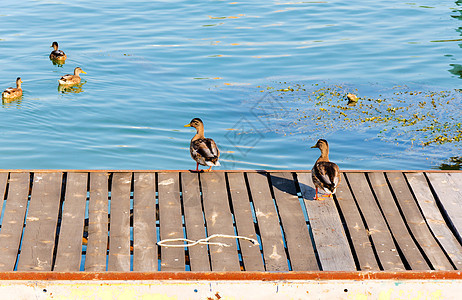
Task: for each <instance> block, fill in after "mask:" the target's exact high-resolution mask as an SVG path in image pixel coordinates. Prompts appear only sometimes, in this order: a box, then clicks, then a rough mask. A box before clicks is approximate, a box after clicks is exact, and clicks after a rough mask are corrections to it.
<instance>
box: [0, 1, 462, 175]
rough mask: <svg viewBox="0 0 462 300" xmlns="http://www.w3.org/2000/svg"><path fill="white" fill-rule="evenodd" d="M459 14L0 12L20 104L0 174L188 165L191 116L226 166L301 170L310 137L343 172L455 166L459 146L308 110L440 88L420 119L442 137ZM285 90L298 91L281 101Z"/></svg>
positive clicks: (1, 40)
mask: <svg viewBox="0 0 462 300" xmlns="http://www.w3.org/2000/svg"><path fill="white" fill-rule="evenodd" d="M459 9H460V7H459V4H458V3H456V2H451V1H417V2H412V3H411V2H409V3H405V2H403V1H374V2H370V1H365V0H363V1H330V0H328V1H251V2H250V1H249V2H233V1H217V0H215V1H197V2H196V1H181V0H179V1H117V0H114V1H93V0H92V1H85V0H77V1H72V2H71V1H57V0H56V1H51V0H50V1H46V0H43V1H40V0H36V1H31V0H29V1H22V2H21V4H20V5H19V4H17V2H16V1H10V0H6V1H5V0H3V1H2V2H1V4H0V24H1V25H0V50H1V51H0V88H1V89H2V90H3V89H5V88H7V87H9V86H12V85H13V84H14V81H15V79H16V77H18V76H20V77H21V78H22V79H23V82H24V83H23V90H24V95H23V97H22V99H20V100H17V101H14V102H11V103H3V104H2V106H1V107H0V149H1V155H0V168H3V169H8V168H12V169H41V168H44V169H57V168H65V169H187V168H193V167H194V166H195V163H194V162H193V161H192V160H191V158H190V156H189V140H190V139H191V137H192V136H193V134H194V132H193V130H191V129H189V128H184V127H183V125H184V124H187V123H189V121H190V120H191V119H192V118H194V117H200V118H202V120H203V121H204V123H205V132H206V136H208V137H212V138H214V139H215V141H216V142H217V144H218V145H219V147H220V149H221V151H222V155H221V161H222V167H221V168H225V169H255V168H256V169H309V168H311V166H312V164H313V162H314V161H315V160H316V158H317V157H318V156H319V153H318V150H317V149H310V148H309V146H312V145H314V144H315V142H316V140H317V139H318V138H326V139H327V140H328V141H329V143H330V146H331V152H330V156H331V159H332V160H334V161H336V162H337V163H338V164H339V165H340V167H341V168H343V169H429V168H437V167H438V166H441V165H442V164H444V163H448V160H449V159H450V158H451V157H452V160H453V161H455V162H457V161H458V159H460V156H461V151H460V150H461V148H462V147H461V142H460V141H457V140H453V141H451V142H445V141H443V142H442V143H431V144H429V145H428V146H422V144H423V143H424V142H425V141H426V139H428V137H426V133H423V132H422V131H419V130H414V131H411V132H406V128H408V127H403V126H402V125H403V123H400V122H399V121H396V120H399V119H396V120H395V119H393V120H391V121H389V122H396V126H393V124H391V125H390V124H385V123H382V124H380V123H379V124H375V125H374V126H366V125H365V124H363V123H361V122H359V121H358V120H350V119H347V120H346V121H345V119H341V120H340V119H339V118H337V115H336V113H335V112H334V111H329V109H333V108H332V107H330V108H329V107H327V108H326V109H327V110H326V111H325V112H326V113H327V115H325V116H324V117H323V119H322V124H321V125H319V124H318V125H315V119H314V118H313V116H314V115H316V114H317V113H319V112H320V111H319V108H320V107H317V106H316V105H311V104H313V103H312V102H310V101H311V100H309V99H310V95H316V94H317V93H318V94H319V89H320V88H321V89H322V88H332V87H341V88H340V90H341V92H342V93H343V92H345V93H346V92H349V91H351V92H355V93H357V94H358V96H359V97H364V99H366V98H372V99H379V98H380V97H382V98H387V97H388V98H392V96H394V97H395V98H396V97H398V95H397V94H396V93H395V91H396V87H400V88H403V89H405V90H406V92H405V93H403V94H402V96H400V98H399V99H398V100H396V99H395V100H393V101H395V102H390V103H391V104H392V106H393V107H396V106H401V107H408V106H409V105H411V106H412V105H417V104H416V103H417V102H418V101H423V100H422V99H420V98H419V99H416V98H415V97H412V96H411V95H410V93H409V91H411V90H412V91H417V92H421V91H425V92H428V93H431V92H434V93H436V95H439V94H438V93H441V92H443V91H446V92H447V93H450V94H451V103H449V104H448V105H450V106H449V107H450V108H451V109H448V110H447V111H446V112H447V115H446V113H445V111H444V109H443V110H441V109H439V113H438V114H436V116H433V119H437V120H438V122H439V123H438V124H442V123H444V122H445V120H446V118H448V121H450V122H451V124H450V125H451V126H455V127H454V129H452V131H451V132H450V133H449V134H450V135H453V136H457V135H458V134H459V133H460V132H458V131H457V130H458V129H457V122H461V120H460V113H461V111H462V109H461V108H460V105H457V104H458V103H460V97H459V96H458V94H459V92H458V90H457V89H459V88H460V83H461V74H462V67H461V65H459V63H460V61H461V59H462V53H461V47H460V46H461V45H462V38H461V33H460V32H461V28H462V20H461V19H462V18H461V17H460V16H461V14H460V12H459ZM53 41H58V42H59V45H60V48H61V49H62V50H64V51H65V52H66V54H67V55H68V59H67V61H66V63H65V64H64V65H62V66H58V65H53V64H52V62H51V61H50V60H49V58H48V55H49V53H50V51H51V49H50V45H51V43H52V42H53ZM76 66H80V67H81V68H82V69H83V70H84V71H86V72H87V74H83V75H82V78H83V84H82V86H81V87H79V88H76V89H74V90H73V91H68V92H66V91H59V90H58V82H57V80H58V79H59V77H60V76H62V75H64V74H68V73H72V71H73V69H74V68H75V67H76ZM296 85H298V86H303V87H305V88H304V89H303V90H302V89H299V90H295V91H290V90H289V92H284V90H285V89H287V88H288V87H293V86H296ZM432 97H433V96H432ZM311 98H312V97H311ZM361 99H363V98H361ZM432 99H433V101H436V103H437V104H442V105H443V106H442V107H445V106H444V105H446V104H445V103H446V102H445V101H446V99H441V97H439V96H434V97H433V98H432ZM314 100H316V99H314ZM314 100H313V101H314ZM364 101H366V100H364ZM390 101H392V100H390ZM396 101H398V102H396ZM374 103H375V102H374ZM397 103H401V104H399V105H398V104H397ZM428 103H430V100H429V101H428ZM416 107H417V106H416ZM435 107H436V106H435ZM299 108H300V109H301V108H303V109H304V116H306V117H305V119H306V120H308V121H304V122H303V121H300V120H299V119H301V118H303V117H304V116H302V115H301V114H297V113H296V112H297V109H299ZM370 109H374V107H370ZM426 109H427V108H426V107H423V110H426ZM428 110H429V113H431V111H432V107H431V106H429V108H428ZM322 111H323V110H321V112H322ZM425 112H426V111H424V112H422V113H425ZM347 113H349V112H348V111H347ZM329 114H331V115H329ZM329 116H331V118H330V119H329ZM349 120H350V121H349ZM348 122H350V123H348ZM355 122H356V123H355ZM339 124H340V125H341V126H340V125H339ZM345 124H347V125H348V124H351V125H352V126H351V127H350V126H345ZM404 125H406V124H404ZM387 126H388V127H387ZM385 127H386V128H387V129H388V131H385V132H384V131H383V129H384V128H385ZM403 128H404V129H403ZM400 130H401V131H404V132H405V133H406V134H404V135H400V134H397V132H400Z"/></svg>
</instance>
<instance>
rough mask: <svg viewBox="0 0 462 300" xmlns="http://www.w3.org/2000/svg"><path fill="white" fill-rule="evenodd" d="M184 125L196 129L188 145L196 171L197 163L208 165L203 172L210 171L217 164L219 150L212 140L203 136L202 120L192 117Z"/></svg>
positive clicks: (197, 169)
mask: <svg viewBox="0 0 462 300" xmlns="http://www.w3.org/2000/svg"><path fill="white" fill-rule="evenodd" d="M184 127H194V128H196V130H197V132H196V135H195V136H194V137H193V138H192V139H191V144H190V147H189V151H190V152H191V157H192V158H193V159H194V160H195V161H196V172H198V171H199V164H201V165H203V166H209V168H208V169H207V170H205V172H210V171H211V170H212V167H213V166H219V165H220V162H219V161H218V157H219V156H220V151H219V150H218V147H217V144H215V141H214V140H212V139H209V138H205V137H204V123H203V122H202V120H201V119H199V118H194V119H192V120H191V122H189V124H186V125H184Z"/></svg>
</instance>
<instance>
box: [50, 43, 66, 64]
mask: <svg viewBox="0 0 462 300" xmlns="http://www.w3.org/2000/svg"><path fill="white" fill-rule="evenodd" d="M51 47H53V51H51V53H50V59H51V60H53V61H56V62H59V63H64V61H65V60H66V58H67V56H66V53H64V51H62V50H59V49H58V42H53V44H51Z"/></svg>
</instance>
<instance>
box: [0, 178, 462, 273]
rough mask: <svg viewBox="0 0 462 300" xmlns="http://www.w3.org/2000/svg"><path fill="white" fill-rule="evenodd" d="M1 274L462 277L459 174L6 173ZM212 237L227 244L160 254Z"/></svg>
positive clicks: (1, 186) (1, 184)
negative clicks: (321, 196) (326, 191)
mask: <svg viewBox="0 0 462 300" xmlns="http://www.w3.org/2000/svg"><path fill="white" fill-rule="evenodd" d="M0 192H1V193H3V195H4V201H2V202H0V212H2V214H1V218H0V225H1V227H0V271H1V272H5V271H23V272H30V271H42V272H43V271H59V272H80V271H85V272H105V271H118V272H130V271H140V272H157V271H160V272H162V271H167V272H177V271H192V272H195V271H205V272H207V271H220V272H241V271H242V272H251V271H255V272H258V271H262V272H285V271H404V270H414V271H425V270H441V271H450V270H460V269H462V246H461V241H462V237H461V234H462V172H458V171H454V172H438V171H425V172H423V171H419V172H416V171H407V172H406V171H404V172H402V171H399V172H397V171H389V172H388V171H387V172H378V171H347V172H344V173H343V174H342V181H341V184H340V187H339V189H338V191H337V194H336V196H335V198H334V199H326V200H324V201H314V200H312V198H313V196H314V188H313V185H312V182H311V174H310V172H309V171H217V172H212V173H199V174H198V173H191V172H188V171H76V170H66V171H50V170H34V171H20V170H19V171H18V170H5V171H0ZM213 234H226V235H239V236H245V237H249V238H253V239H256V240H258V241H259V243H260V245H254V244H253V243H252V242H250V241H248V240H243V239H239V240H237V239H224V238H216V239H214V240H212V241H211V242H222V243H226V244H228V245H229V247H223V246H217V245H196V246H193V247H187V248H185V247H180V248H170V247H160V246H158V245H157V242H158V241H160V240H164V239H171V238H188V239H190V240H199V239H202V238H205V237H207V236H210V235H213Z"/></svg>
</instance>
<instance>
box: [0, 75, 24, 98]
mask: <svg viewBox="0 0 462 300" xmlns="http://www.w3.org/2000/svg"><path fill="white" fill-rule="evenodd" d="M21 83H22V80H21V77H18V78H16V88H12V87H9V88H7V89H6V90H5V91H4V92H3V93H2V99H14V98H19V97H21V96H22V89H21Z"/></svg>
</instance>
